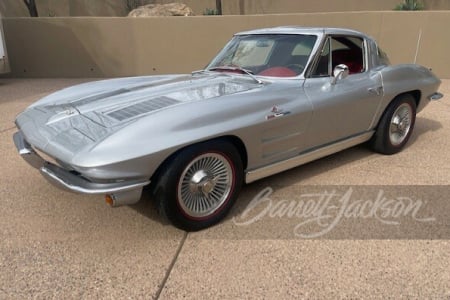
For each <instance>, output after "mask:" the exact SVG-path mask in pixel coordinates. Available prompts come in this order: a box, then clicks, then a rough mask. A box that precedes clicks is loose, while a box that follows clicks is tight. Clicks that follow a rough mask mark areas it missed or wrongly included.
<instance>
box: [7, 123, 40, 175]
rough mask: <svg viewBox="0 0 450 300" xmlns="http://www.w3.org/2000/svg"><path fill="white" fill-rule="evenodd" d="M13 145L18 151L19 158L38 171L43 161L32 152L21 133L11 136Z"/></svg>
mask: <svg viewBox="0 0 450 300" xmlns="http://www.w3.org/2000/svg"><path fill="white" fill-rule="evenodd" d="M13 140H14V144H15V145H16V148H17V151H19V154H20V156H21V157H22V158H23V159H24V160H25V161H26V162H27V163H28V164H30V165H31V166H32V167H34V168H36V169H39V168H41V167H42V166H43V165H44V163H45V160H44V159H43V158H42V157H40V156H39V154H37V153H36V151H34V150H33V148H32V147H31V145H30V144H29V143H28V142H27V141H26V140H25V137H24V136H23V133H22V131H18V132H16V133H14V135H13Z"/></svg>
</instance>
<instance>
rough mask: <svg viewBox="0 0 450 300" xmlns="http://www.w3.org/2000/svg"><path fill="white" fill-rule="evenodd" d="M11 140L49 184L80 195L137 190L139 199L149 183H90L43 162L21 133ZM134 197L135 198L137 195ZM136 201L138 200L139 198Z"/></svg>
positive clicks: (141, 180)
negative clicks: (143, 188) (144, 187)
mask: <svg viewBox="0 0 450 300" xmlns="http://www.w3.org/2000/svg"><path fill="white" fill-rule="evenodd" d="M13 140H14V144H15V145H16V148H17V150H18V151H19V154H20V156H22V158H23V159H24V160H25V161H26V162H27V163H29V164H30V165H31V166H33V167H34V168H36V169H39V171H40V173H41V174H42V175H43V176H44V178H45V179H47V180H48V181H49V182H50V183H52V184H53V185H55V186H57V187H58V188H61V189H64V190H68V191H71V192H75V193H82V194H113V193H119V192H120V193H122V192H127V191H131V190H135V189H137V190H138V191H139V193H138V194H139V197H140V194H141V190H142V187H143V186H145V185H147V184H149V183H150V181H149V180H145V179H137V180H129V181H121V182H112V183H96V182H91V181H89V180H87V179H85V178H83V177H82V176H79V175H76V174H74V173H71V172H69V171H67V170H65V169H63V168H61V167H59V166H57V165H55V164H53V163H50V162H47V161H45V160H44V159H43V158H42V157H41V156H39V154H38V153H37V152H36V151H34V150H33V148H32V147H31V145H30V144H29V143H28V142H27V141H26V140H25V137H24V135H23V133H22V132H21V131H18V132H16V133H15V134H14V135H13ZM139 189H141V190H139ZM134 195H135V196H136V195H137V194H134ZM127 198H129V197H127ZM133 200H135V199H134V198H133V199H128V200H127V201H121V202H128V203H132V201H133ZM137 200H139V198H138V199H137ZM135 202H137V201H135ZM133 203H134V202H133Z"/></svg>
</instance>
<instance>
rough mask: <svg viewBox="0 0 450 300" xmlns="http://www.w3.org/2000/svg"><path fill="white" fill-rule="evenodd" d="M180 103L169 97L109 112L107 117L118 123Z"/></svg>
mask: <svg viewBox="0 0 450 300" xmlns="http://www.w3.org/2000/svg"><path fill="white" fill-rule="evenodd" d="M178 103H180V101H178V100H175V99H172V98H169V97H158V98H153V99H150V100H147V101H143V102H139V103H136V104H132V105H130V106H127V107H124V108H121V109H117V110H114V111H111V112H108V113H106V115H107V116H108V117H111V118H113V119H116V120H117V121H124V120H128V119H131V118H134V117H137V116H139V115H142V114H145V113H148V112H151V111H155V110H159V109H162V108H164V107H168V106H172V105H175V104H178Z"/></svg>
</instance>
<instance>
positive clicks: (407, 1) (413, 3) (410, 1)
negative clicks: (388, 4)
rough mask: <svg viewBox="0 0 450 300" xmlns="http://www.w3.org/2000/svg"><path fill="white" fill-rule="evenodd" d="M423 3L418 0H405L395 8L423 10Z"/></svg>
mask: <svg viewBox="0 0 450 300" xmlns="http://www.w3.org/2000/svg"><path fill="white" fill-rule="evenodd" d="M422 9H423V4H422V3H420V1H418V0H404V2H403V3H400V4H398V5H397V6H396V7H395V8H394V10H422Z"/></svg>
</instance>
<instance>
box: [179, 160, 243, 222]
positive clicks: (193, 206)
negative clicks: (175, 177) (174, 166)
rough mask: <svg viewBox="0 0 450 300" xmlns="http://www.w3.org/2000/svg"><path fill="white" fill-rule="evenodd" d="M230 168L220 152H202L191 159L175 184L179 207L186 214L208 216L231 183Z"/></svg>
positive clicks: (227, 193)
mask: <svg viewBox="0 0 450 300" xmlns="http://www.w3.org/2000/svg"><path fill="white" fill-rule="evenodd" d="M234 175H235V174H234V169H233V167H232V165H231V163H230V162H229V160H228V158H227V157H225V156H224V155H222V154H220V153H205V154H202V155H199V156H197V157H196V158H195V159H194V160H192V161H191V162H190V163H189V164H188V165H187V166H186V168H185V169H184V170H183V172H182V173H181V176H180V179H179V181H178V184H177V197H178V204H179V205H180V208H181V209H182V211H183V212H184V214H186V215H187V217H190V218H194V219H200V218H204V217H209V216H211V215H213V214H214V213H215V212H216V211H218V210H219V209H220V208H221V207H223V205H224V203H226V202H227V200H228V199H229V198H230V193H231V191H232V189H233V185H234V181H235V178H234Z"/></svg>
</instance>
